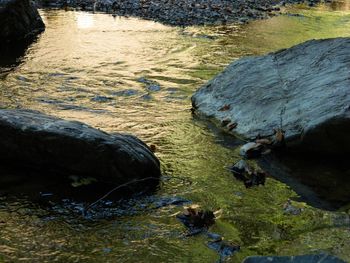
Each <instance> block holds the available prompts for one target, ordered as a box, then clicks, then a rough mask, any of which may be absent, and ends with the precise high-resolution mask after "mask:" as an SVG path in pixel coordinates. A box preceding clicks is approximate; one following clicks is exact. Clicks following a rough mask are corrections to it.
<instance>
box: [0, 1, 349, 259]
mask: <svg viewBox="0 0 350 263" xmlns="http://www.w3.org/2000/svg"><path fill="white" fill-rule="evenodd" d="M349 5H350V2H349V1H346V2H343V4H342V3H341V2H338V4H332V5H331V6H319V7H317V8H315V9H308V8H305V7H303V6H296V7H293V8H288V9H287V10H286V15H284V16H279V17H274V18H272V19H269V20H264V21H255V22H252V23H250V24H248V25H244V26H237V25H226V26H219V27H191V28H186V29H181V28H174V27H167V26H164V25H161V24H158V23H154V22H150V21H143V20H138V19H134V18H113V17H112V16H109V15H105V14H90V13H82V12H64V11H57V10H56V11H55V10H51V11H50V10H42V11H41V15H42V16H43V18H44V20H45V23H46V25H47V29H46V31H45V33H43V34H42V35H41V36H40V38H39V39H38V41H37V42H36V43H34V44H33V45H31V46H30V48H29V49H28V50H27V52H26V54H25V55H24V56H23V57H22V58H19V59H17V62H18V63H19V62H20V64H19V65H17V67H14V66H11V63H9V62H8V60H6V63H4V62H3V63H2V64H4V66H3V69H2V72H3V73H2V75H1V80H0V87H1V89H0V93H1V95H0V105H1V107H6V108H16V107H20V108H30V109H35V110H40V111H43V112H46V113H48V114H52V115H56V116H59V117H63V118H66V119H74V120H80V121H83V122H86V123H88V124H90V125H92V126H94V127H97V128H100V129H103V130H106V131H108V132H128V133H133V134H135V135H137V136H139V137H140V138H141V139H143V140H144V141H145V142H147V143H149V144H154V145H156V147H157V156H158V157H159V158H160V160H161V163H162V169H163V173H164V175H165V178H164V181H163V183H162V186H161V188H160V189H159V190H158V191H157V193H156V194H155V195H154V196H153V198H154V199H152V198H151V199H149V198H146V199H141V200H138V201H135V202H134V203H130V204H129V205H127V208H126V209H122V208H120V209H116V210H113V209H112V208H111V206H110V204H108V203H104V204H103V205H101V206H100V207H98V208H96V209H93V210H92V211H90V213H89V214H88V216H87V217H85V218H84V217H82V213H81V209H82V204H81V203H74V202H71V201H61V202H56V201H55V200H51V199H50V198H47V197H43V196H42V195H40V192H50V193H51V192H52V193H53V194H54V196H59V198H58V199H60V198H61V196H64V195H65V193H64V192H62V191H63V189H64V188H63V187H62V185H61V184H60V183H58V182H56V181H51V180H50V182H47V181H46V180H43V179H42V178H39V179H35V180H28V178H29V177H34V175H35V172H28V171H21V172H20V173H13V172H12V171H7V170H3V173H4V174H5V175H7V176H2V178H1V184H0V193H1V197H0V198H1V199H0V225H1V228H0V251H1V252H0V259H3V260H5V261H19V260H21V261H27V262H38V261H40V262H52V261H57V262H78V261H84V262H152V261H156V262H215V261H216V260H218V258H219V257H218V254H217V253H216V252H215V251H214V250H211V249H209V248H208V247H207V242H208V238H207V237H206V236H205V235H199V236H194V237H185V236H184V233H185V228H184V227H183V225H182V224H181V223H180V222H179V221H178V220H177V219H176V218H175V216H174V214H175V213H176V212H178V211H181V210H182V205H176V203H177V202H175V203H174V202H171V201H169V198H170V197H181V198H184V199H187V200H190V201H192V203H195V204H199V205H201V206H202V207H203V208H207V209H212V210H217V209H219V208H221V209H223V215H222V217H221V218H220V219H219V220H218V221H217V223H216V224H215V226H213V227H212V228H211V230H210V231H211V232H215V233H218V234H220V235H222V236H224V237H225V240H228V241H232V242H235V243H238V244H240V245H241V248H242V249H241V251H240V252H239V253H237V254H235V255H234V256H232V257H231V258H228V259H227V260H228V261H230V262H240V260H241V259H243V258H244V257H245V256H247V255H256V254H260V255H266V254H281V255H289V254H301V253H313V252H319V251H326V252H329V253H332V254H334V255H337V256H339V257H341V258H343V259H345V260H348V261H349V260H350V254H349V251H350V246H349V242H348V240H349V238H350V231H349V222H348V221H347V220H348V218H349V217H348V215H347V214H346V213H344V212H341V211H339V212H327V211H323V210H321V209H316V208H313V207H312V206H309V205H307V204H305V203H303V202H294V203H293V205H294V206H296V207H299V208H302V213H301V214H300V215H296V216H295V215H290V214H286V213H285V212H284V210H283V205H284V204H285V203H286V201H287V200H288V199H293V198H294V199H295V198H297V197H298V196H297V194H296V193H295V192H294V191H293V190H292V189H291V188H290V187H288V186H287V185H286V184H284V183H282V182H280V181H278V180H275V179H273V178H268V179H267V183H266V186H265V187H258V188H252V189H246V188H245V187H244V185H243V184H242V183H241V182H239V181H237V180H235V179H234V177H233V176H232V175H231V174H230V173H229V172H228V171H227V170H226V169H225V167H226V166H228V165H231V164H232V163H234V162H236V161H237V160H238V159H239V156H238V154H237V150H236V148H235V146H236V145H238V144H239V143H240V142H238V141H236V140H235V139H234V138H228V137H225V136H222V135H221V134H220V132H218V131H215V130H212V129H210V128H208V123H205V122H203V121H200V120H197V119H196V118H193V116H192V115H191V113H190V110H189V109H190V96H191V94H192V93H193V92H194V90H195V89H196V88H198V87H199V86H200V85H201V84H202V83H204V82H205V81H206V80H208V79H210V78H211V77H212V76H214V75H215V74H216V73H217V72H219V71H220V70H222V69H223V67H224V66H225V65H227V64H228V63H230V62H231V61H232V60H234V59H237V58H240V57H242V56H246V55H259V54H264V53H266V52H270V51H274V50H277V49H280V48H286V47H290V46H292V45H294V44H298V43H300V42H303V41H305V40H308V39H311V38H325V37H338V36H350V11H349ZM293 14H298V16H295V15H293ZM3 61H5V60H3ZM10 61H11V60H10ZM12 61H13V59H12ZM5 68H6V69H5ZM9 69H10V71H9ZM317 172H322V171H317ZM55 189H56V191H55ZM57 189H58V190H57ZM77 189H78V190H77V191H83V190H82V189H80V188H77ZM21 193H23V194H22V195H20V194H21ZM19 196H20V197H19ZM159 200H165V201H164V204H168V205H164V204H159ZM347 209H348V208H346V207H344V209H343V211H348V210H347ZM103 218H105V219H103ZM0 261H1V260H0Z"/></svg>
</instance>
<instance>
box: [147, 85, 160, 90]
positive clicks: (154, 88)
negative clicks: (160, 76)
mask: <svg viewBox="0 0 350 263" xmlns="http://www.w3.org/2000/svg"><path fill="white" fill-rule="evenodd" d="M147 89H148V90H149V91H160V86H159V85H158V84H151V85H149V86H147Z"/></svg>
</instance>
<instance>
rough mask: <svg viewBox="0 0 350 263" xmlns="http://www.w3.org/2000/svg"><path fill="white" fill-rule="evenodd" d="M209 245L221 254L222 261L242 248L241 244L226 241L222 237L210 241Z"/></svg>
mask: <svg viewBox="0 0 350 263" xmlns="http://www.w3.org/2000/svg"><path fill="white" fill-rule="evenodd" d="M207 245H208V247H209V248H211V249H213V250H215V251H216V252H217V253H218V254H219V255H220V262H221V261H222V260H224V259H225V258H227V257H229V256H232V255H233V254H234V253H235V252H238V251H239V250H240V246H239V245H237V244H234V243H230V242H227V241H224V240H222V239H221V240H220V239H218V240H214V241H209V242H208V243H207Z"/></svg>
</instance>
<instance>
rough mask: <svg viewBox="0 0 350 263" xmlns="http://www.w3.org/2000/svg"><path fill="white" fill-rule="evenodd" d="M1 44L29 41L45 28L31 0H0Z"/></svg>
mask: <svg viewBox="0 0 350 263" xmlns="http://www.w3.org/2000/svg"><path fill="white" fill-rule="evenodd" d="M0 25H1V26H0V46H4V45H10V44H11V45H12V44H13V43H15V44H18V42H23V41H29V40H31V39H32V38H33V37H34V36H36V35H37V34H39V33H40V32H42V31H43V30H44V29H45V25H44V23H43V21H42V19H41V17H40V15H39V13H38V10H37V9H36V7H35V5H34V4H33V2H32V1H31V0H0Z"/></svg>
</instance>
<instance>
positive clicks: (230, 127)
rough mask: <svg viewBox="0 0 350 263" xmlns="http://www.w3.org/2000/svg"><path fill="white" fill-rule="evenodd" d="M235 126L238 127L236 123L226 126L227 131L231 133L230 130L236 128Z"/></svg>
mask: <svg viewBox="0 0 350 263" xmlns="http://www.w3.org/2000/svg"><path fill="white" fill-rule="evenodd" d="M237 125H238V124H237V122H233V123H231V124H230V125H228V126H227V128H228V130H229V131H231V130H233V129H235V128H237Z"/></svg>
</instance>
